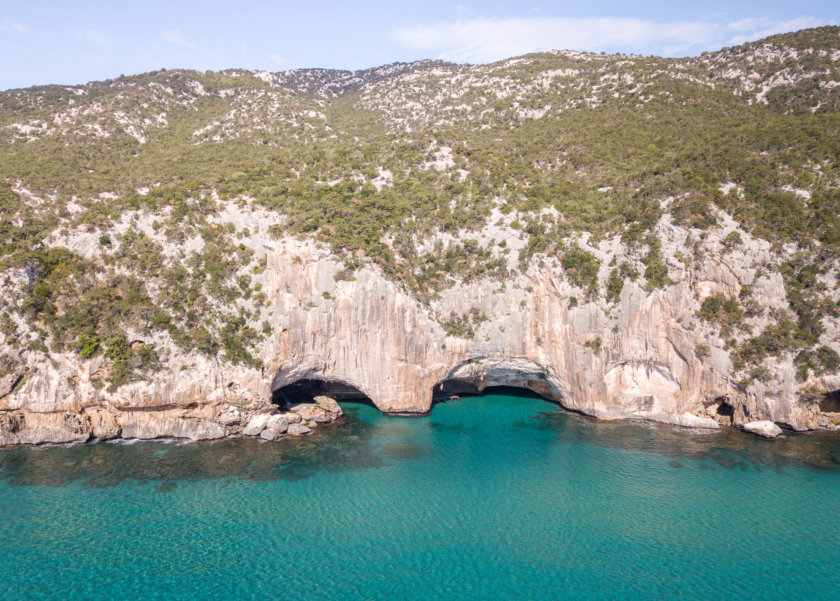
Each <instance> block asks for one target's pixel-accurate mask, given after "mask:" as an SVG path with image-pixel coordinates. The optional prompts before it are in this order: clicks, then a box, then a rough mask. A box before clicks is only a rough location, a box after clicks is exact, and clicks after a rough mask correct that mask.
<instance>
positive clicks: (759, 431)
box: [744, 420, 782, 438]
mask: <svg viewBox="0 0 840 601" xmlns="http://www.w3.org/2000/svg"><path fill="white" fill-rule="evenodd" d="M744 432H749V433H750V434H755V435H756V436H763V437H764V438H777V437H779V436H781V435H782V429H781V428H780V427H779V426H777V425H776V424H774V423H773V422H771V421H769V420H761V421H758V422H747V423H746V424H744Z"/></svg>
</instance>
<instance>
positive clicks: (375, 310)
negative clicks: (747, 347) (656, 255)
mask: <svg viewBox="0 0 840 601" xmlns="http://www.w3.org/2000/svg"><path fill="white" fill-rule="evenodd" d="M244 225H250V226H251V227H252V228H253V229H254V231H255V232H258V231H259V224H258V223H249V222H248V221H247V218H246V219H245V221H244ZM661 236H662V239H663V240H665V243H666V250H667V248H668V247H667V244H669V243H670V244H672V245H673V247H674V248H677V247H678V246H679V245H680V244H682V243H684V242H685V241H684V240H682V239H681V236H683V233H682V230H679V228H672V227H670V226H668V224H667V223H665V224H663V231H662V232H661ZM592 248H593V252H598V249H597V247H592ZM255 252H256V253H257V255H258V256H259V257H264V258H265V260H266V269H265V271H264V272H263V273H262V274H261V275H260V276H259V278H260V283H261V284H262V290H263V291H264V292H265V294H266V297H267V299H268V302H267V303H266V305H265V306H264V307H261V308H260V309H259V320H260V322H267V323H268V324H269V326H270V329H271V334H270V335H269V336H268V337H267V338H266V339H265V340H264V341H263V342H262V343H261V345H260V347H259V348H258V355H259V357H260V359H261V360H262V362H263V367H262V368H261V369H254V368H246V367H242V366H234V365H231V364H228V363H225V362H222V361H220V360H218V359H211V358H207V357H204V356H202V355H200V354H198V353H184V352H183V351H181V350H179V349H178V348H177V347H176V346H175V345H174V344H173V343H172V342H171V341H170V340H168V339H167V337H166V335H165V334H163V335H160V336H159V337H158V338H156V339H155V340H153V341H150V342H154V344H155V345H156V347H157V348H162V349H164V350H165V351H166V355H167V361H166V362H165V365H164V370H163V371H161V372H159V373H157V374H155V375H154V377H152V379H151V380H150V381H147V382H136V383H132V384H129V385H126V386H122V387H120V388H119V389H117V390H115V391H110V390H108V389H105V388H102V387H98V386H97V375H98V374H99V372H100V370H101V369H103V365H102V359H101V358H94V359H91V360H84V359H82V358H80V357H78V356H77V355H72V354H64V355H53V356H50V357H48V358H46V359H45V358H44V356H43V355H38V354H35V353H30V354H29V355H28V356H26V357H24V358H23V363H22V364H23V366H24V367H23V368H22V371H21V372H20V373H16V374H13V376H10V377H9V378H7V379H9V385H8V386H6V387H5V390H0V393H3V394H2V395H0V416H2V418H3V421H2V422H0V430H1V431H2V435H1V436H0V444H17V443H37V442H71V441H78V440H87V439H88V438H91V437H97V438H111V437H115V436H122V437H126V438H155V437H176V438H192V439H207V438H218V437H222V436H225V435H228V434H230V433H231V432H233V430H232V429H231V428H230V427H229V423H226V422H225V415H226V412H227V411H230V410H231V409H232V408H233V409H235V410H238V409H248V410H251V411H253V410H258V409H259V408H260V407H265V406H266V405H268V404H269V403H270V399H271V393H272V390H275V389H278V388H281V387H283V386H285V385H287V384H289V383H292V382H295V381H297V380H300V379H322V380H330V381H339V382H343V383H345V384H348V385H351V386H353V387H355V388H357V389H359V390H360V391H362V392H364V393H365V394H366V395H367V396H369V397H370V398H371V400H372V401H373V402H374V403H375V404H376V406H377V407H378V408H379V409H381V410H382V411H386V412H394V413H424V412H427V411H429V409H430V408H431V405H432V396H433V389H434V388H435V386H436V384H438V383H439V382H441V381H443V380H446V379H456V380H461V381H465V382H472V383H473V384H474V385H475V386H476V387H477V388H478V389H482V388H484V387H486V386H492V385H513V386H523V387H526V388H530V389H532V390H535V391H537V392H539V393H540V394H543V395H545V396H547V397H549V398H552V399H554V400H556V401H557V402H559V403H561V404H562V405H563V406H565V407H567V408H570V409H574V410H577V411H580V412H582V413H586V414H589V415H593V416H597V417H603V418H640V419H651V420H657V421H662V422H668V423H673V424H679V425H684V426H690V427H710V428H711V427H717V426H718V424H719V423H723V424H726V423H732V424H743V423H746V422H749V421H756V420H769V421H772V422H777V423H781V424H783V425H786V426H789V427H792V428H795V429H808V428H814V427H818V426H823V425H827V422H826V420H825V417H824V416H823V415H822V414H821V413H820V412H819V410H818V409H815V408H814V407H813V406H812V407H805V406H802V405H800V404H798V403H797V402H796V398H797V397H796V392H795V391H796V389H797V383H796V381H795V377H794V369H793V365H792V364H791V363H790V361H788V362H787V363H784V362H780V363H779V369H778V373H777V375H776V380H775V383H774V384H773V385H772V386H766V385H761V384H759V385H757V386H754V387H751V388H750V389H749V390H746V389H744V388H742V387H739V386H738V385H736V384H735V382H734V381H733V378H732V376H731V371H732V367H731V362H730V359H729V353H728V352H727V351H726V350H725V349H724V342H723V341H722V340H720V339H719V338H717V335H716V334H715V333H714V332H713V331H709V330H708V329H704V328H703V326H702V324H701V323H700V322H699V321H698V319H697V311H698V308H699V303H700V302H701V300H702V298H704V297H705V296H708V295H709V294H712V293H715V292H718V291H723V292H725V293H727V294H732V295H734V294H737V293H738V289H739V286H740V283H739V282H740V281H742V279H750V278H752V279H755V278H754V275H755V274H754V273H752V274H751V272H750V270H753V269H754V268H753V267H752V263H751V262H750V257H749V255H750V254H752V255H755V253H760V252H766V249H762V248H758V249H756V248H751V249H746V250H745V251H744V253H742V254H740V255H737V256H735V257H730V259H729V260H728V261H727V262H724V261H723V260H722V259H720V258H719V257H718V258H714V255H711V256H712V258H709V259H708V260H707V261H705V262H704V263H702V264H700V265H699V266H697V267H696V268H694V269H693V270H689V269H687V268H684V267H680V266H679V265H673V266H671V265H669V273H670V274H671V276H672V281H673V282H674V283H673V284H672V285H669V286H666V287H664V288H660V289H657V290H653V291H648V290H645V289H644V288H643V287H642V286H641V284H640V283H637V282H635V281H629V280H628V281H626V282H625V284H624V287H623V290H622V292H621V295H620V297H619V299H618V300H617V302H615V303H607V301H605V300H604V299H593V300H589V301H587V300H586V295H585V293H583V292H582V291H581V290H580V289H578V288H575V287H574V286H573V285H572V284H571V283H570V282H569V280H568V278H567V277H566V276H565V275H564V272H563V269H562V268H561V266H560V264H559V262H558V260H557V258H556V257H540V258H539V259H538V260H536V261H533V262H532V263H531V264H530V266H529V267H528V268H527V269H526V270H524V271H520V272H518V273H517V275H515V276H513V277H511V278H510V279H508V280H506V281H504V282H499V281H495V280H493V281H491V280H483V281H474V282H470V283H463V284H459V285H456V286H454V287H453V288H451V289H449V290H447V291H445V292H443V293H442V294H441V296H440V297H439V298H438V299H437V300H435V301H433V302H432V304H431V306H426V305H424V304H421V303H420V302H418V301H417V300H416V299H414V298H412V297H411V296H409V295H408V294H407V293H406V292H405V291H403V290H402V289H401V288H400V287H399V286H398V285H397V284H396V283H394V282H391V281H389V280H387V279H386V278H385V277H384V276H383V275H382V274H381V273H380V272H379V271H378V269H376V268H375V267H364V268H362V269H360V270H358V271H357V272H356V273H355V274H354V278H352V279H339V280H337V279H336V277H335V276H336V275H337V274H338V273H339V272H340V271H341V270H342V269H343V268H344V265H343V263H342V262H341V261H340V260H338V258H336V257H335V256H333V255H332V254H331V253H330V252H329V251H328V250H326V249H325V248H323V247H322V246H320V245H318V244H317V243H315V242H313V241H311V240H299V239H295V238H284V239H282V240H279V241H278V240H274V241H271V242H270V243H269V242H264V241H262V242H260V243H259V244H255ZM602 271H603V270H602ZM603 275H604V274H602V277H603ZM776 276H777V274H772V273H771V274H769V275H768V276H763V277H762V278H759V279H758V280H757V283H756V288H757V289H758V291H759V294H760V295H761V298H762V301H763V302H764V303H766V304H767V305H773V304H780V305H781V304H784V302H785V298H784V294H785V292H784V287H783V286H782V284H781V281H780V280H779V278H778V277H776ZM573 296H574V297H575V298H576V299H579V300H578V302H577V303H574V302H572V301H571V298H572V297H573ZM470 312H476V314H480V315H481V316H483V318H486V319H483V321H480V323H477V324H476V328H475V331H474V335H473V336H472V337H471V338H465V337H459V336H453V335H448V334H447V333H446V331H445V330H444V328H443V327H442V325H441V319H440V318H439V316H445V315H450V314H452V313H455V314H458V315H467V314H469V313H470ZM700 343H703V344H704V345H707V346H708V347H709V356H708V357H703V358H702V359H701V358H700V357H698V356H697V353H696V348H697V345H698V344H700ZM100 386H101V385H100ZM723 402H726V403H727V404H728V406H731V407H735V408H737V410H736V411H734V412H733V415H732V416H724V417H723V418H721V417H720V415H719V413H718V409H719V407H720V406H721V403H723Z"/></svg>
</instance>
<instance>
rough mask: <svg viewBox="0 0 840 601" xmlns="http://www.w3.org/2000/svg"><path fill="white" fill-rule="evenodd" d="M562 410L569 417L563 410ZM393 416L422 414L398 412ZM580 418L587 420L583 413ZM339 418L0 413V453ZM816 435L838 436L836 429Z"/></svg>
mask: <svg viewBox="0 0 840 601" xmlns="http://www.w3.org/2000/svg"><path fill="white" fill-rule="evenodd" d="M564 410H567V411H568V409H565V408H564ZM571 411H572V412H574V413H579V412H576V411H573V410H571ZM395 415H397V414H395ZM398 415H403V416H406V415H413V416H418V415H423V414H419V413H411V414H409V413H405V412H402V413H399V414H398ZM581 415H582V416H585V417H590V418H592V416H586V414H583V413H581ZM343 417H344V411H343V410H342V409H341V406H340V405H339V404H338V402H337V401H336V400H335V399H333V398H331V397H327V396H317V397H315V398H314V399H313V402H311V403H297V404H294V405H290V406H286V407H280V406H278V405H273V404H272V405H251V406H247V407H235V406H233V405H229V404H226V403H221V404H217V405H202V406H190V407H174V408H172V407H171V408H163V409H150V410H139V411H138V410H135V411H129V410H114V409H102V408H99V407H95V408H86V409H83V410H82V411H80V412H78V413H75V412H62V413H29V412H23V411H16V412H10V411H3V412H0V449H2V448H9V447H16V446H44V445H73V444H87V443H98V442H109V441H146V440H180V441H188V442H200V441H212V440H221V439H225V438H260V439H262V440H266V441H273V440H282V439H287V438H296V437H300V436H307V435H309V434H312V433H313V432H314V431H315V430H316V429H318V428H320V427H323V426H326V425H334V424H338V423H340V422H341V420H342V418H343ZM594 419H603V418H594ZM614 419H619V420H620V419H622V418H614ZM623 419H627V418H623ZM633 421H639V420H633ZM642 421H648V420H642ZM654 422H655V420H654ZM670 425H673V426H676V427H678V428H688V429H692V430H707V431H714V430H718V429H722V428H725V429H729V428H734V429H738V430H741V431H742V432H744V433H747V434H752V435H754V436H756V437H760V438H764V439H769V440H772V439H776V438H779V437H782V436H783V435H784V434H785V430H783V429H782V428H780V427H779V426H778V425H777V424H775V423H774V422H772V421H768V420H760V421H752V422H746V423H744V424H738V425H732V426H727V425H723V426H722V427H721V426H720V425H718V424H717V423H716V422H714V420H699V419H697V420H686V422H685V423H684V424H670ZM816 430H820V431H832V432H840V427H836V426H835V427H834V428H830V427H824V428H817V429H816Z"/></svg>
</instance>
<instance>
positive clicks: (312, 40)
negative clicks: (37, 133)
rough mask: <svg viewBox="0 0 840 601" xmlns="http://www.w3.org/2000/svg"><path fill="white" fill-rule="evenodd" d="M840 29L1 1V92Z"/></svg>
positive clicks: (711, 13) (403, 10)
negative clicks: (162, 76) (198, 73)
mask: <svg viewBox="0 0 840 601" xmlns="http://www.w3.org/2000/svg"><path fill="white" fill-rule="evenodd" d="M120 4H122V5H123V6H118V5H120ZM838 20H840V6H838V0H798V1H797V2H791V1H789V0H787V1H785V2H780V1H776V0H764V1H757V0H745V1H737V0H735V1H733V0H701V1H699V2H684V1H682V0H659V1H648V2H645V1H635V2H628V1H626V0H625V1H609V0H608V1H598V0H588V1H587V0H577V1H575V2H565V1H556V2H538V1H537V2H531V1H529V0H499V1H491V2H469V1H467V2H463V3H461V4H457V5H456V4H453V3H452V2H448V1H443V0H423V1H422V2H410V3H407V2H400V1H399V0H396V1H391V2H377V1H363V0H355V1H347V2H323V1H318V0H310V1H309V2H306V3H305V4H304V2H282V1H277V2H269V1H265V0H264V1H259V0H240V1H238V2H235V3H234V2H220V1H217V0H201V1H178V0H169V1H166V2H163V1H160V2H159V1H148V2H125V1H124V2H119V1H114V0H109V1H96V0H75V1H73V2H43V1H39V0H28V1H26V2H24V1H21V0H14V1H12V0H0V89H8V88H15V87H24V86H30V85H36V84H48V83H61V84H75V83H84V82H86V81H91V80H97V79H107V78H111V77H116V76H119V75H120V74H125V75H128V74H132V73H142V72H145V71H152V70H156V69H160V68H164V67H165V68H176V67H184V68H192V69H200V70H207V69H212V70H220V69H225V68H229V67H243V68H247V69H265V70H270V71H281V70H285V69H294V68H298V67H332V68H342V69H359V68H364V67H371V66H375V65H381V64H385V63H390V62H394V61H412V60H418V59H423V58H444V59H448V60H453V61H457V62H488V61H493V60H497V59H500V58H505V57H508V56H515V55H518V54H524V53H526V52H532V51H536V50H548V49H553V48H556V49H574V50H591V51H601V50H604V51H607V52H629V53H639V54H658V55H668V56H686V55H693V54H697V53H699V52H701V51H703V50H715V49H718V48H720V47H722V46H727V45H732V44H737V43H739V42H741V41H744V40H752V39H757V38H760V37H763V36H765V35H769V34H771V33H776V32H781V31H792V30H795V29H802V28H804V27H813V26H817V25H824V24H837V23H838Z"/></svg>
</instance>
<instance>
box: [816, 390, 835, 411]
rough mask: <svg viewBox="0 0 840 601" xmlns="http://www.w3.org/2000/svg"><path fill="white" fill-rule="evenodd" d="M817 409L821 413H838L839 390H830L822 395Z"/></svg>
mask: <svg viewBox="0 0 840 601" xmlns="http://www.w3.org/2000/svg"><path fill="white" fill-rule="evenodd" d="M819 407H820V411H822V412H823V413H840V390H832V391H831V392H828V393H826V394H825V395H823V397H822V398H821V399H820V400H819Z"/></svg>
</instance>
